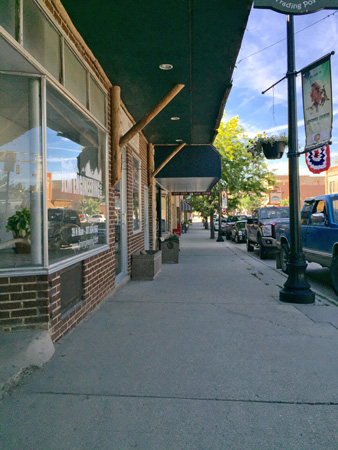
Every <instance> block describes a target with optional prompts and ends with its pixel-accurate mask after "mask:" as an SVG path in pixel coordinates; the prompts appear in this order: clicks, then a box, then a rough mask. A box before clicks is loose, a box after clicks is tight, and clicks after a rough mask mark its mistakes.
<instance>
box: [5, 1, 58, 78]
mask: <svg viewBox="0 0 338 450" xmlns="http://www.w3.org/2000/svg"><path fill="white" fill-rule="evenodd" d="M13 3H15V2H14V1H13ZM23 46H24V47H25V49H26V50H27V51H28V52H29V53H31V55H33V56H34V58H36V59H37V61H39V63H40V64H42V65H43V66H44V67H45V68H46V69H47V70H48V71H49V72H50V73H51V74H52V75H53V76H54V77H55V78H56V79H57V80H60V67H61V63H60V62H61V49H60V35H59V33H58V32H57V31H56V29H55V28H54V27H53V26H52V25H51V23H50V22H49V20H48V19H47V17H46V16H45V15H44V14H43V12H42V11H41V10H40V9H39V8H38V7H37V5H36V3H35V2H34V0H25V1H24V8H23Z"/></svg>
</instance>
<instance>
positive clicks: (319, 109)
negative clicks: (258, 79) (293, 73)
mask: <svg viewBox="0 0 338 450" xmlns="http://www.w3.org/2000/svg"><path fill="white" fill-rule="evenodd" d="M330 57H331V55H327V56H325V57H324V58H322V59H320V60H319V61H317V62H315V63H313V64H311V65H310V66H307V67H305V68H304V69H302V70H301V73H302V91H303V109H304V124H305V135H306V144H305V150H307V149H311V147H315V148H316V146H317V148H319V147H321V146H324V145H326V144H328V143H329V141H330V139H331V136H332V117H333V114H332V83H331V64H330V62H331V61H330V59H331V58H330Z"/></svg>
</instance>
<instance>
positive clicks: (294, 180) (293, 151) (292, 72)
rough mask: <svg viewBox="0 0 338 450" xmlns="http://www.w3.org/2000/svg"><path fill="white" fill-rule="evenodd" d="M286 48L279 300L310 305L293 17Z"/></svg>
mask: <svg viewBox="0 0 338 450" xmlns="http://www.w3.org/2000/svg"><path fill="white" fill-rule="evenodd" d="M287 48H288V73H287V79H288V118H289V121H288V122H289V130H288V146H289V152H288V158H289V190H290V255H289V264H288V272H289V276H288V279H287V281H286V283H285V284H284V287H283V289H282V290H281V291H280V294H279V298H280V300H281V301H282V302H287V303H301V304H307V303H313V302H314V301H315V294H314V292H312V291H311V289H310V285H309V283H308V282H307V281H306V278H305V270H306V267H307V264H306V261H305V255H304V253H303V246H302V231H301V226H300V204H299V203H300V200H299V162H298V154H297V150H298V136H297V134H298V133H297V100H296V76H297V72H296V68H295V66H296V64H295V39H294V16H293V15H292V14H290V15H288V16H287Z"/></svg>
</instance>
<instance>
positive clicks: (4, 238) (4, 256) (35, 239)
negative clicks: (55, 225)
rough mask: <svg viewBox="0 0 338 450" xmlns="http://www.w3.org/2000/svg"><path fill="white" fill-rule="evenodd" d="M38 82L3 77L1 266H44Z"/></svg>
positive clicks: (0, 103) (0, 108)
mask: <svg viewBox="0 0 338 450" xmlns="http://www.w3.org/2000/svg"><path fill="white" fill-rule="evenodd" d="M42 225H43V224H42V155H41V108H40V81H39V79H36V78H34V77H32V78H27V77H19V76H9V75H0V268H11V267H13V268H14V267H26V266H41V265H42V262H43V261H42Z"/></svg>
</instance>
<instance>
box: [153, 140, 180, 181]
mask: <svg viewBox="0 0 338 450" xmlns="http://www.w3.org/2000/svg"><path fill="white" fill-rule="evenodd" d="M185 145H186V144H185V143H183V144H180V145H179V146H178V147H176V148H175V150H174V151H173V152H172V153H170V155H169V156H168V157H167V158H166V159H165V160H164V161H163V162H162V163H161V164H160V165H159V166H158V168H157V169H156V170H155V171H154V172H153V177H156V175H157V174H158V173H159V171H160V170H162V169H163V167H164V166H166V165H167V164H168V162H169V161H170V160H171V159H172V158H173V157H174V156H175V155H176V154H177V153H178V152H179V151H180V150H181V149H182V148H183V147H184V146H185Z"/></svg>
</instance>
